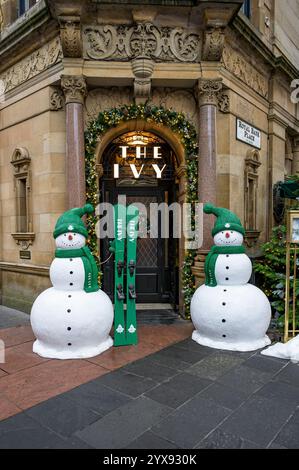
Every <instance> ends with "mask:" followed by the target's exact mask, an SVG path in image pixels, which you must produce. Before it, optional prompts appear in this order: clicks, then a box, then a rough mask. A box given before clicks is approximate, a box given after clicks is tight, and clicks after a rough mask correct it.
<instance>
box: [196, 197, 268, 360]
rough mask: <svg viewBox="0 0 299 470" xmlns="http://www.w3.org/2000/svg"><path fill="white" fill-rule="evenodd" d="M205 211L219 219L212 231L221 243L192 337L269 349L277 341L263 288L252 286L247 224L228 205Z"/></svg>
mask: <svg viewBox="0 0 299 470" xmlns="http://www.w3.org/2000/svg"><path fill="white" fill-rule="evenodd" d="M204 212H205V213H206V214H214V215H215V216H216V217H217V219H216V222H215V225H214V228H213V230H212V235H213V237H214V243H215V245H214V246H212V248H211V250H210V252H209V254H208V256H207V258H206V262H205V276H206V282H205V285H202V286H200V287H199V288H198V289H197V290H196V292H195V294H194V296H193V298H192V301H191V318H192V321H193V324H194V326H195V331H194V332H193V334H192V339H193V340H194V341H196V342H197V343H199V344H201V345H204V346H208V347H210V348H215V349H223V350H231V351H255V350H257V349H261V348H264V347H265V346H267V345H269V344H270V343H271V341H270V339H269V338H268V336H267V335H266V332H267V330H268V327H269V324H270V321H271V306H270V303H269V301H268V299H267V297H266V296H265V294H264V293H263V292H262V291H261V290H260V289H258V288H257V287H255V286H253V285H252V284H248V282H249V279H250V277H251V274H252V265H251V261H250V259H249V258H248V256H247V255H246V254H245V248H244V246H243V240H244V234H245V231H244V228H243V227H242V224H241V222H240V219H239V218H238V217H237V216H236V215H235V214H234V213H232V212H231V211H229V210H228V209H223V208H218V207H215V206H213V205H212V204H206V205H205V206H204Z"/></svg>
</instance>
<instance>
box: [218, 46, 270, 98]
mask: <svg viewBox="0 0 299 470" xmlns="http://www.w3.org/2000/svg"><path fill="white" fill-rule="evenodd" d="M222 62H223V65H224V67H225V68H226V69H227V70H228V71H229V72H231V73H232V74H233V75H234V76H235V77H237V78H239V79H240V80H242V81H243V82H244V83H246V85H248V86H249V87H250V88H252V89H253V90H254V91H256V92H257V93H258V94H259V95H261V96H263V97H264V98H268V80H267V78H266V77H265V76H264V75H262V74H261V73H260V72H258V71H257V70H256V69H255V67H253V66H252V65H251V64H250V63H249V62H248V60H246V59H245V57H243V56H242V55H241V54H240V53H239V52H237V51H235V50H234V49H233V48H232V47H231V46H230V45H229V44H226V45H225V47H224V49H223V55H222Z"/></svg>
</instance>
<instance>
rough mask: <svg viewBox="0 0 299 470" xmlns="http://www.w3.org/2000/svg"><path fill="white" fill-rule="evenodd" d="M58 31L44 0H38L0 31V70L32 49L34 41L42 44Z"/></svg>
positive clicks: (20, 58) (12, 63)
mask: <svg viewBox="0 0 299 470" xmlns="http://www.w3.org/2000/svg"><path fill="white" fill-rule="evenodd" d="M58 32H59V28H58V24H57V22H56V21H55V20H53V19H52V15H51V13H50V11H49V8H48V6H47V4H46V2H45V0H40V1H39V2H38V3H37V4H36V5H34V6H33V7H32V8H30V10H28V12H26V13H25V14H24V15H22V16H21V17H20V18H18V19H17V20H16V21H14V22H13V23H12V24H11V25H10V26H7V27H5V28H4V30H3V31H2V32H1V33H0V72H2V71H4V70H6V69H7V68H9V67H11V66H12V65H14V64H15V63H17V62H19V61H20V60H22V58H24V57H26V56H27V55H29V54H30V53H31V52H32V51H34V50H35V49H36V42H37V43H38V44H39V46H42V45H43V44H45V43H47V42H49V41H50V40H51V39H53V37H55V36H57V35H58ZM33 38H35V39H36V41H33V40H32V39H33Z"/></svg>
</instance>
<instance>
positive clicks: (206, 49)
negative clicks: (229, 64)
mask: <svg viewBox="0 0 299 470" xmlns="http://www.w3.org/2000/svg"><path fill="white" fill-rule="evenodd" d="M224 40H225V32H224V28H222V27H216V28H208V29H207V30H206V31H205V33H204V45H203V51H202V59H203V60H207V61H214V62H217V61H219V60H221V57H222V52H223V47H224Z"/></svg>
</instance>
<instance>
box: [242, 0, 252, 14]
mask: <svg viewBox="0 0 299 470" xmlns="http://www.w3.org/2000/svg"><path fill="white" fill-rule="evenodd" d="M241 11H242V12H243V13H244V15H245V16H247V18H250V16H251V0H245V1H244V3H243V6H242V10H241Z"/></svg>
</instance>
